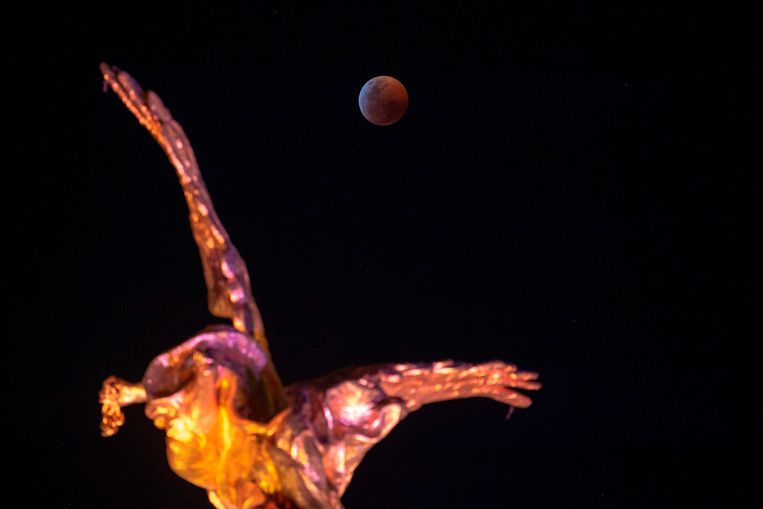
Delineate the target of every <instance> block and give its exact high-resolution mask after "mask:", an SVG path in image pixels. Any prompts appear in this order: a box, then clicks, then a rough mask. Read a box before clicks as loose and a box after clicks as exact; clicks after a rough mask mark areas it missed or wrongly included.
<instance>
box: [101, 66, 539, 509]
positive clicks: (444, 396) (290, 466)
mask: <svg viewBox="0 0 763 509" xmlns="http://www.w3.org/2000/svg"><path fill="white" fill-rule="evenodd" d="M101 71H102V72H103V77H104V80H105V81H106V83H107V84H108V85H109V86H110V87H111V89H112V90H113V91H114V92H116V94H117V95H118V96H119V98H120V99H121V100H122V102H123V103H124V104H125V105H126V106H127V108H128V109H129V110H130V111H131V112H132V113H133V114H134V115H135V116H136V117H137V118H138V121H139V122H140V123H141V125H143V126H144V127H145V128H146V129H148V131H149V132H150V133H151V135H152V136H153V137H154V139H156V141H157V142H158V143H159V145H161V147H162V148H163V149H164V151H165V152H166V153H167V156H168V157H169V159H170V162H171V163H172V165H173V166H174V168H175V171H176V173H177V175H178V178H179V180H180V184H181V186H182V188H183V193H184V195H185V198H186V202H187V204H188V209H189V216H190V222H191V230H192V233H193V237H194V239H195V241H196V245H197V246H198V248H199V253H200V255H201V262H202V267H203V269H204V279H205V281H206V284H207V289H208V295H207V298H208V304H209V309H210V311H211V312H212V314H214V315H215V316H219V317H223V318H229V319H230V320H231V321H232V323H233V326H211V327H208V328H207V329H205V330H203V331H201V332H200V333H198V334H196V335H194V336H193V337H191V338H190V339H188V340H187V341H185V342H184V343H182V344H180V345H179V346H177V347H175V348H173V349H172V350H170V351H168V352H166V353H164V354H161V355H159V356H158V357H156V358H155V359H154V360H153V361H152V362H151V363H150V364H149V366H148V368H147V369H146V373H145V375H144V376H143V380H142V381H141V382H140V383H129V382H126V381H124V380H121V379H119V378H116V377H113V376H112V377H109V378H107V379H106V380H105V381H104V382H103V387H102V389H101V392H100V403H101V413H102V419H101V432H102V434H103V435H104V436H111V435H114V434H115V433H116V432H117V431H118V430H119V427H120V426H122V425H123V424H124V415H123V414H122V411H121V408H122V407H124V406H127V405H130V404H133V403H145V404H146V406H145V412H146V415H147V416H148V418H149V419H151V420H153V422H154V424H155V425H156V426H157V427H158V428H159V429H163V430H164V431H165V433H166V436H167V442H166V443H167V458H168V460H169V464H170V467H171V468H172V469H173V470H174V471H175V472H176V473H177V474H178V475H179V476H180V477H182V478H183V479H186V480H187V481H189V482H191V483H193V484H195V485H197V486H199V487H201V488H204V489H206V490H207V493H208V496H209V501H210V502H211V503H212V505H214V506H215V507H216V508H218V509H254V508H269V509H274V508H303V509H338V508H341V507H342V503H341V500H340V498H341V496H342V494H343V493H344V492H345V490H346V489H347V486H348V485H349V483H350V480H351V479H352V475H353V473H354V471H355V469H356V468H357V466H358V464H359V463H360V461H361V460H362V459H363V456H364V455H365V454H366V452H367V451H368V450H369V449H370V448H371V447H373V445H375V444H376V443H378V442H379V441H380V440H382V439H383V438H384V437H385V436H387V434H389V432H390V431H391V430H392V428H394V426H395V425H397V423H399V422H400V421H401V420H402V419H403V418H404V417H405V416H406V415H408V413H410V412H412V411H414V410H416V409H418V408H420V407H421V406H422V405H425V404H427V403H433V402H437V401H444V400H449V399H458V398H471V397H485V398H491V399H493V400H495V401H498V402H500V403H504V404H506V405H511V407H522V408H524V407H527V406H529V405H530V398H528V397H527V396H525V395H524V394H522V393H520V392H518V391H517V389H525V390H537V389H539V388H540V384H539V383H538V382H537V381H535V380H536V378H537V375H536V374H535V373H531V372H524V371H518V370H517V368H516V367H515V366H513V365H511V364H506V363H503V362H498V361H494V362H488V363H483V364H465V363H458V362H453V361H441V362H435V363H430V364H382V365H376V366H368V367H362V368H352V369H345V370H342V371H339V372H336V373H333V374H330V375H327V376H326V377H324V378H320V379H317V380H312V381H310V382H306V383H299V384H294V385H290V386H289V387H286V388H284V387H283V385H282V384H281V380H280V378H279V377H278V374H277V372H276V369H275V366H274V365H273V361H272V359H271V357H270V351H269V349H268V342H267V339H266V337H265V327H264V325H263V322H262V318H261V317H260V312H259V310H258V309H257V304H256V303H255V301H254V298H253V297H252V290H251V286H250V283H249V274H248V272H247V269H246V265H245V264H244V261H243V260H242V259H241V257H240V256H239V254H238V251H236V248H235V247H234V246H233V244H232V243H231V241H230V239H229V237H228V234H227V232H226V231H225V228H223V225H222V223H221V222H220V220H219V218H218V217H217V213H216V212H215V209H214V207H213V205H212V200H211V199H210V197H209V193H208V192H207V189H206V186H205V185H204V181H203V180H202V178H201V173H200V172H199V168H198V165H197V163H196V158H195V157H194V154H193V151H192V150H191V144H190V143H189V142H188V139H187V138H186V136H185V133H184V132H183V129H182V127H181V126H180V124H178V123H177V122H176V121H175V120H174V119H173V118H172V115H171V114H170V112H169V110H168V109H167V108H166V107H165V106H164V104H162V101H161V100H160V99H159V96H157V95H156V94H154V93H153V92H151V91H148V92H144V91H143V90H142V89H141V87H140V85H138V83H137V82H136V81H135V80H134V79H133V78H132V77H131V76H130V75H128V74H127V73H126V72H124V71H121V70H119V69H117V68H116V67H112V66H109V65H106V64H101Z"/></svg>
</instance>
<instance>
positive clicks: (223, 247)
mask: <svg viewBox="0 0 763 509" xmlns="http://www.w3.org/2000/svg"><path fill="white" fill-rule="evenodd" d="M101 72H102V73H103V79H104V80H105V81H106V83H107V84H108V85H109V86H110V87H111V89H112V90H113V91H114V92H115V93H116V94H117V95H118V96H119V98H120V99H121V100H122V102H123V103H124V104H125V106H127V108H129V110H130V111H131V112H132V113H133V114H134V115H135V116H136V117H137V119H138V120H139V121H140V123H141V124H142V125H143V127H145V128H146V129H148V131H149V132H150V133H151V135H152V136H153V137H154V138H155V139H156V141H157V142H158V143H159V145H161V147H162V148H163V149H164V151H165V152H166V153H167V156H168V157H169V159H170V161H171V162H172V166H174V167H175V171H176V172H177V175H178V178H179V179H180V184H181V185H182V187H183V194H184V195H185V199H186V202H187V203H188V211H189V215H190V221H191V229H192V230H193V237H194V239H195V240H196V244H197V245H198V247H199V253H200V255H201V263H202V265H203V266H204V278H205V280H206V283H207V290H208V301H209V310H210V312H211V313H212V314H213V315H215V316H219V317H222V318H230V319H231V320H232V321H233V326H234V327H235V328H236V329H238V330H239V331H241V332H243V333H245V334H248V335H249V336H252V337H254V338H255V339H256V340H257V342H258V343H260V346H261V347H262V348H263V349H264V350H265V351H268V346H267V340H266V338H265V326H264V325H263V322H262V318H261V317H260V312H259V310H258V309H257V304H256V303H255V301H254V297H253V296H252V289H251V285H250V282H249V274H248V272H247V270H246V265H245V264H244V261H243V260H242V259H241V256H240V255H239V254H238V251H237V250H236V248H235V247H234V245H233V243H231V241H230V238H229V237H228V234H227V232H226V231H225V228H223V225H222V223H221V222H220V219H219V218H218V217H217V213H216V212H215V209H214V207H213V205H212V200H211V198H210V197H209V193H208V192H207V188H206V186H205V185H204V181H203V180H202V178H201V172H200V171H199V165H198V164H197V163H196V157H195V156H194V154H193V150H192V149H191V144H190V143H189V141H188V138H187V137H186V135H185V133H184V132H183V128H182V127H181V126H180V124H178V123H177V122H176V121H175V120H174V119H173V118H172V115H171V114H170V111H169V110H168V109H167V108H166V107H165V106H164V104H162V101H161V99H159V96H158V95H156V94H155V93H154V92H152V91H150V90H149V91H148V92H144V91H143V89H142V88H141V87H140V85H139V84H138V82H137V81H135V80H134V79H133V78H132V76H130V75H129V74H127V73H126V72H124V71H122V70H120V69H118V68H117V67H114V66H110V65H107V64H101Z"/></svg>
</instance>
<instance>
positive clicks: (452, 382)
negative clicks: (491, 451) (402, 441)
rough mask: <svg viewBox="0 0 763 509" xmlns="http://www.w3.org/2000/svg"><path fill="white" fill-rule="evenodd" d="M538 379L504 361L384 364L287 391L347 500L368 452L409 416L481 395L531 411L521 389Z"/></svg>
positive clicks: (533, 386) (535, 385)
mask: <svg viewBox="0 0 763 509" xmlns="http://www.w3.org/2000/svg"><path fill="white" fill-rule="evenodd" d="M537 377H538V375H537V374H536V373H532V372H528V371H519V370H517V368H516V366H514V365H512V364H506V363H503V362H499V361H494V362H486V363H482V364H467V363H459V362H453V361H444V362H435V363H418V364H382V365H376V366H367V367H361V368H350V369H345V370H341V371H338V372H336V373H333V374H330V375H328V376H326V377H323V378H320V379H317V380H313V381H310V382H306V383H303V384H295V385H293V386H289V387H288V388H287V392H288V393H289V394H290V396H291V398H292V401H295V402H296V403H297V404H296V407H297V408H301V411H298V412H300V413H301V414H302V415H304V416H305V420H308V421H310V422H311V430H310V433H311V434H312V435H313V436H315V437H318V440H319V442H320V443H321V444H322V448H323V465H324V468H325V471H326V476H327V478H328V480H329V481H330V482H331V483H332V484H333V485H334V487H335V489H336V490H337V492H338V493H339V495H340V496H341V495H342V493H344V490H345V489H346V487H347V485H348V484H349V483H350V480H351V479H352V475H353V473H354V471H355V468H356V467H357V466H358V464H359V463H360V461H361V460H362V459H363V456H364V455H365V453H366V452H367V451H368V449H370V448H371V447H373V446H374V445H375V444H377V443H378V442H379V441H381V440H382V439H383V438H384V437H385V436H387V434H389V432H390V431H392V429H393V428H394V427H395V426H396V425H397V424H398V423H399V422H400V421H401V420H402V419H403V418H404V417H405V416H406V415H408V413H409V412H412V411H414V410H417V409H418V408H420V407H421V406H422V405H425V404H427V403H434V402H438V401H445V400H450V399H460V398H475V397H484V398H490V399H493V400H495V401H498V402H499V403H504V404H506V405H510V406H511V408H514V407H519V408H526V407H528V406H530V404H531V400H530V398H529V397H527V396H526V395H524V394H522V393H521V392H519V390H520V389H524V390H537V389H539V388H540V383H538V382H537V381H536V379H537ZM307 416H310V417H307Z"/></svg>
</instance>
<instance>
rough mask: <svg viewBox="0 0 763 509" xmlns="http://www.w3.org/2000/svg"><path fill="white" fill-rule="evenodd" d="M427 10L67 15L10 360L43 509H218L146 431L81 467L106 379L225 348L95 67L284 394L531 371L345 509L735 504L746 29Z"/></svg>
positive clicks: (154, 178) (194, 261) (406, 439)
mask: <svg viewBox="0 0 763 509" xmlns="http://www.w3.org/2000/svg"><path fill="white" fill-rule="evenodd" d="M441 3H442V2H428V3H426V4H425V3H424V2H417V3H415V5H407V6H405V7H404V8H398V7H395V6H393V5H391V4H390V5H382V4H377V5H376V6H375V7H373V8H371V7H364V8H360V7H350V8H348V7H342V8H339V7H336V8H331V9H328V10H326V9H318V8H314V7H313V8H304V7H301V6H299V5H297V4H296V3H294V4H292V3H290V2H265V3H257V4H256V6H249V7H228V8H219V7H216V8H207V9H203V10H200V11H199V10H195V11H194V10H183V11H171V10H170V9H166V10H161V9H160V10H157V11H155V10H153V9H154V8H153V7H149V6H147V5H146V6H143V7H140V6H138V5H136V4H130V6H127V5H124V6H122V7H120V8H116V7H114V6H111V7H103V9H104V10H103V11H100V12H99V11H96V12H95V15H96V18H97V20H99V21H95V22H87V21H85V15H86V13H84V12H83V11H77V10H72V11H66V12H61V13H60V19H59V20H58V21H57V22H56V23H57V26H58V31H55V32H50V34H56V36H55V37H52V38H51V46H50V48H51V49H50V53H49V54H48V55H40V56H38V60H37V62H38V63H42V64H45V65H49V67H47V70H48V72H49V74H48V75H47V76H48V77H49V78H47V79H46V80H45V82H44V85H43V86H44V87H48V86H49V85H50V86H51V87H52V88H46V90H45V91H41V94H40V97H41V99H40V100H41V101H45V102H46V104H47V102H48V101H49V102H50V107H49V108H47V110H46V112H45V113H44V114H45V115H46V117H45V118H50V117H53V122H52V124H50V125H51V127H50V128H49V129H47V130H46V131H45V133H44V134H41V136H42V137H43V139H44V140H47V141H48V142H49V143H43V144H41V147H42V148H41V149H40V150H41V152H42V155H43V156H51V157H50V158H49V159H45V160H46V161H48V163H46V164H42V163H40V164H39V168H40V170H39V171H37V172H31V170H29V175H30V176H31V178H30V180H31V187H30V189H32V191H33V193H34V194H33V196H34V198H33V199H32V200H31V201H30V202H28V203H27V204H26V205H24V206H23V209H22V213H23V214H24V215H25V216H26V217H28V218H29V221H30V222H29V227H28V230H29V231H31V232H34V235H33V236H34V237H35V238H36V240H35V241H34V243H33V247H32V256H31V258H32V259H31V262H32V264H33V265H34V270H33V274H34V277H33V280H32V281H31V282H30V283H29V284H31V286H32V287H33V288H37V289H39V291H35V292H34V296H33V297H31V300H30V301H29V302H30V303H31V305H30V306H29V308H30V309H32V310H36V312H35V313H36V316H37V318H36V320H37V322H32V323H31V327H30V329H31V330H32V331H34V330H37V329H38V328H39V327H40V320H43V319H44V322H45V326H44V329H45V330H44V331H43V330H42V329H39V330H40V332H39V334H38V333H37V332H31V333H29V335H28V336H25V337H28V338H30V339H28V340H25V341H24V343H25V344H26V345H27V346H31V347H33V353H34V355H35V356H36V357H35V358H38V359H39V360H40V364H39V365H40V366H42V372H45V373H47V375H46V376H45V377H42V379H36V380H35V381H32V382H29V385H30V386H31V387H32V389H31V390H32V392H31V394H33V395H36V396H35V397H34V398H29V399H28V400H27V402H26V403H25V406H24V407H23V408H26V409H30V408H31V409H32V411H34V412H37V411H39V410H40V408H39V407H40V406H41V407H42V416H43V417H42V418H41V419H37V420H36V422H35V423H34V424H33V426H32V427H31V428H26V433H30V434H37V435H36V436H39V437H44V438H41V439H40V440H38V441H37V442H38V444H39V445H41V447H43V450H44V451H45V453H44V454H45V456H44V457H45V458H48V459H47V460H45V461H42V462H35V466H34V467H33V468H34V469H38V468H39V469H40V470H39V472H40V473H39V474H35V475H41V476H42V478H43V479H47V480H48V481H47V482H45V481H43V482H42V485H47V486H50V488H46V489H45V490H43V491H45V492H46V494H47V496H50V497H52V498H51V500H52V504H50V506H52V507H75V508H76V507H86V508H89V507H94V508H95V507H99V508H104V507H110V508H122V507H124V508H128V507H129V508H134V507H140V508H144V509H150V508H166V507H186V508H206V507H211V506H210V505H209V504H208V502H207V500H206V494H205V492H204V491H203V490H202V489H200V488H197V487H195V486H193V485H191V484H189V483H187V482H185V481H183V480H182V479H180V478H179V477H177V476H176V475H175V474H174V473H173V472H172V471H171V470H170V469H169V467H168V465H167V462H166V459H165V452H164V437H163V433H162V432H160V431H159V430H156V429H155V428H154V427H153V425H152V423H151V422H150V421H149V420H148V419H146V418H145V417H144V415H143V413H142V407H131V408H129V409H127V412H126V415H127V422H126V424H125V426H124V427H123V428H122V430H121V431H120V433H119V434H118V435H117V436H115V437H113V438H110V439H103V438H101V437H100V436H99V429H98V423H99V406H98V401H97V393H98V390H99V388H100V383H101V381H102V379H104V378H105V377H107V376H108V375H111V374H115V375H118V376H120V377H123V378H126V379H130V380H139V379H140V378H141V376H142V374H143V371H144V369H145V368H146V366H147V365H148V363H149V362H150V361H151V359H153V358H154V357H155V356H156V355H158V354H159V353H161V352H163V351H165V350H167V349H169V348H171V347H173V346H175V345H177V344H179V343H180V342H182V341H183V340H184V339H186V338H188V337H190V336H192V335H193V334H195V333H196V332H198V331H199V330H201V329H202V328H204V327H205V326H206V325H208V324H210V323H221V322H223V321H222V320H220V319H217V318H215V317H213V316H211V315H210V314H209V312H208V311H207V309H206V289H205V286H204V280H203V275H202V270H201V264H200V262H199V259H198V252H197V249H196V247H195V244H194V242H193V238H192V236H191V233H190V229H189V226H188V221H187V209H186V206H185V202H184V200H183V196H182V193H181V191H180V186H179V184H178V182H177V179H176V176H175V174H174V171H173V169H172V167H171V166H170V164H169V162H168V160H167V159H166V157H165V155H164V153H163V152H162V151H161V149H160V148H159V146H158V145H157V144H156V143H155V142H154V141H153V139H152V138H150V136H149V134H148V133H147V132H146V131H145V130H144V129H143V128H142V127H141V126H140V125H139V124H138V122H137V121H136V120H135V119H134V118H133V117H132V115H131V114H130V113H129V112H128V111H127V109H126V108H125V107H124V106H123V105H122V104H121V102H120V101H119V100H118V98H117V97H116V95H114V94H112V93H111V92H109V93H106V94H104V93H103V91H102V90H103V89H102V82H101V76H100V73H99V71H98V64H99V62H101V61H106V62H108V63H110V64H113V65H117V66H119V67H120V68H122V69H125V70H127V71H128V72H130V73H131V74H132V75H133V76H134V77H135V78H136V79H137V80H138V81H139V82H140V83H141V84H142V85H143V86H144V87H145V88H147V89H152V90H154V91H156V92H157V93H158V94H159V95H160V96H161V98H162V99H163V100H164V102H165V104H166V105H167V107H168V108H169V109H170V110H171V111H172V113H173V115H174V117H175V118H176V120H178V121H179V122H180V123H181V124H182V125H183V127H184V128H185V131H186V134H187V135H188V137H189V139H190V140H191V143H192V145H193V147H194V150H195V152H196V156H197V158H198V161H199V164H200V166H201V171H202V174H203V176H204V178H205V180H206V183H207V186H208V188H209V191H210V194H211V196H212V199H213V201H214V204H215V206H216V208H217V212H218V214H219V216H220V218H221V219H222V221H223V224H224V225H225V227H226V229H227V230H228V233H229V234H230V237H231V239H232V240H233V242H234V243H235V245H236V246H237V247H238V249H239V251H240V252H241V254H242V256H243V258H244V260H245V261H246V263H247V265H248V268H249V273H250V275H251V278H252V286H253V291H254V295H255V298H256V300H257V303H258V305H259V307H260V310H261V311H262V314H263V317H264V320H265V324H266V328H267V332H268V336H269V339H270V343H271V349H272V354H273V359H274V361H275V364H276V366H277V368H278V370H279V372H280V374H281V377H282V378H283V380H284V382H285V383H287V384H288V383H292V382H296V381H300V380H306V379H310V378H313V377H316V376H319V375H321V374H325V373H327V372H329V371H332V370H334V369H337V368H340V367H344V366H349V365H363V364H369V363H377V362H399V361H435V360H441V359H458V360H463V361H470V362H479V361H486V360H492V359H501V360H505V361H509V362H513V363H516V364H517V365H519V366H520V367H521V368H523V369H527V370H533V371H538V372H540V374H541V378H540V379H541V381H542V382H543V384H544V387H543V389H542V390H541V391H540V392H539V393H537V394H535V395H534V398H533V399H534V404H533V406H532V407H530V408H529V409H527V410H521V411H517V412H514V414H513V416H512V417H511V419H509V420H508V421H506V420H505V416H506V408H505V407H503V406H501V405H499V404H498V403H495V402H493V401H490V400H486V399H479V400H462V401H455V402H448V403H442V404H438V405H432V406H428V407H425V408H423V409H421V410H419V411H418V412H416V413H414V414H411V415H410V416H409V417H408V418H407V419H406V420H404V421H403V422H402V423H401V424H400V425H399V426H398V427H397V428H396V429H395V430H394V431H393V432H392V434H391V435H390V436H389V437H388V438H386V439H385V440H384V441H382V442H381V443H380V444H379V445H377V446H376V447H375V448H373V449H372V450H371V452H370V453H369V454H368V455H367V457H366V459H365V460H364V461H363V463H362V464H361V466H360V468H359V469H358V470H357V472H356V474H355V477H354V479H353V482H352V484H351V485H350V488H349V490H348V491H347V493H346V495H345V497H344V498H343V501H344V503H345V505H346V506H347V507H348V509H368V508H377V507H378V508H382V507H384V508H424V507H485V508H505V507H512V508H531V507H532V508H535V507H645V506H647V504H648V505H649V506H652V507H661V506H667V505H674V504H677V503H681V504H684V503H691V504H693V506H694V507H702V506H706V505H707V506H710V505H712V503H714V501H716V500H719V499H721V498H722V497H725V496H726V493H727V492H728V490H730V489H731V487H732V486H733V485H732V484H729V483H728V482H727V477H730V474H729V472H728V468H729V467H728V465H729V460H728V457H729V454H730V451H732V450H733V448H734V447H735V438H734V436H735V433H736V432H735V425H734V417H733V416H734V415H735V414H736V412H737V411H738V410H737V408H736V407H735V405H732V404H731V402H730V397H731V394H732V393H733V390H732V389H730V387H729V386H731V385H732V382H731V381H730V380H731V379H730V376H731V375H730V373H731V372H732V370H733V368H734V366H733V364H732V363H731V362H730V359H731V357H732V353H733V354H734V355H736V354H738V353H739V352H738V351H736V350H734V351H733V352H730V350H733V348H732V346H731V345H732V342H735V341H737V339H738V337H737V331H735V330H734V329H733V327H734V326H735V323H734V320H733V319H732V318H731V317H732V316H733V314H734V313H735V312H736V310H737V304H736V303H735V299H736V297H737V296H738V295H740V293H742V292H743V289H744V287H745V286H746V285H747V283H746V282H744V279H743V278H742V276H741V273H742V271H741V270H740V268H739V265H740V264H741V255H737V254H736V253H738V252H740V251H741V246H740V244H741V242H742V240H741V237H742V235H741V233H740V228H739V223H738V216H739V213H740V211H741V209H742V208H743V207H745V206H746V205H745V203H744V200H742V199H741V198H740V197H739V194H738V193H739V191H738V188H739V187H744V186H742V184H743V182H744V179H745V176H746V175H747V173H748V172H749V169H750V167H751V165H750V162H749V160H748V159H747V158H746V155H745V152H744V150H741V149H742V148H744V147H745V146H747V145H748V144H752V143H753V135H752V133H751V132H750V131H747V130H745V129H744V128H743V127H742V126H743V125H744V123H745V122H747V121H749V120H750V119H751V113H750V103H749V102H748V98H749V96H751V95H752V94H751V92H752V90H753V87H752V84H751V82H752V75H753V74H754V73H756V72H759V71H760V66H759V62H760V60H759V59H758V60H757V61H756V60H754V59H753V60H749V59H746V58H745V57H744V55H743V53H744V51H746V50H748V49H749V47H748V46H745V45H744V38H745V34H746V33H747V32H745V27H744V23H741V18H744V16H743V15H741V14H740V15H736V16H735V15H729V14H726V13H724V14H723V15H718V16H715V15H714V14H716V13H707V12H706V13H702V15H700V14H698V13H693V12H681V13H670V14H668V13H666V12H662V11H650V10H648V9H647V8H646V7H639V8H635V7H633V8H622V9H617V8H614V7H609V8H607V9H598V8H593V7H575V8H573V7H570V6H569V5H567V6H566V7H564V8H562V9H559V8H557V7H554V6H552V5H550V4H543V5H535V6H533V7H527V6H524V5H517V6H514V7H506V6H505V5H503V4H504V2H490V3H488V2H483V3H472V2H461V3H460V6H459V5H456V6H454V7H450V8H448V9H447V10H445V9H444V8H443V7H442V6H440V4H441ZM427 4H428V5H427ZM457 4H459V3H457ZM120 9H123V10H120ZM737 22H740V24H739V26H737V25H736V23H737ZM61 26H65V27H66V30H62V29H61ZM727 34H730V35H727ZM377 75H391V76H394V77H396V78H397V79H399V80H400V81H401V82H402V83H403V84H404V85H405V86H406V87H407V90H408V93H409V96H410V105H409V108H408V112H407V113H406V115H405V117H404V118H403V119H402V120H401V121H400V122H399V123H398V124H395V125H393V126H390V127H377V126H374V125H372V124H370V123H368V122H367V121H366V120H365V119H364V118H363V117H362V116H361V114H360V111H359V109H358V105H357V95H358V93H359V91H360V89H361V87H362V86H363V84H364V83H365V82H366V81H367V80H368V79H370V78H372V77H374V76H377ZM38 84H39V82H38ZM53 126H55V127H53ZM758 142H759V140H757V141H756V143H758ZM54 146H55V150H54V149H53V147H54ZM54 163H55V164H54ZM33 166H34V165H33ZM27 286H28V285H27ZM40 313H42V314H40ZM41 317H44V318H41ZM38 382H39V383H38ZM35 398H37V399H35ZM35 401H42V402H44V404H39V405H38V404H36V403H35ZM32 471H36V470H32Z"/></svg>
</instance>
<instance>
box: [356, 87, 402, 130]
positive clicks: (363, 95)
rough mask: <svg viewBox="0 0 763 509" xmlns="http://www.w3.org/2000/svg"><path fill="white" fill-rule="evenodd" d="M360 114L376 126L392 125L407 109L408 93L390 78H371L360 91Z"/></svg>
mask: <svg viewBox="0 0 763 509" xmlns="http://www.w3.org/2000/svg"><path fill="white" fill-rule="evenodd" d="M358 105H359V106H360V112H361V113H362V114H363V116H364V117H366V120H368V121H369V122H371V123H372V124H376V125H392V124H394V123H395V122H397V121H398V120H400V119H401V118H402V117H403V115H405V110H407V109H408V91H407V90H406V89H405V87H404V86H403V84H402V83H400V82H399V81H398V80H396V79H395V78H393V77H392V76H377V77H375V78H371V79H370V80H368V81H367V82H366V84H365V85H363V88H361V89H360V95H359V96H358Z"/></svg>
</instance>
